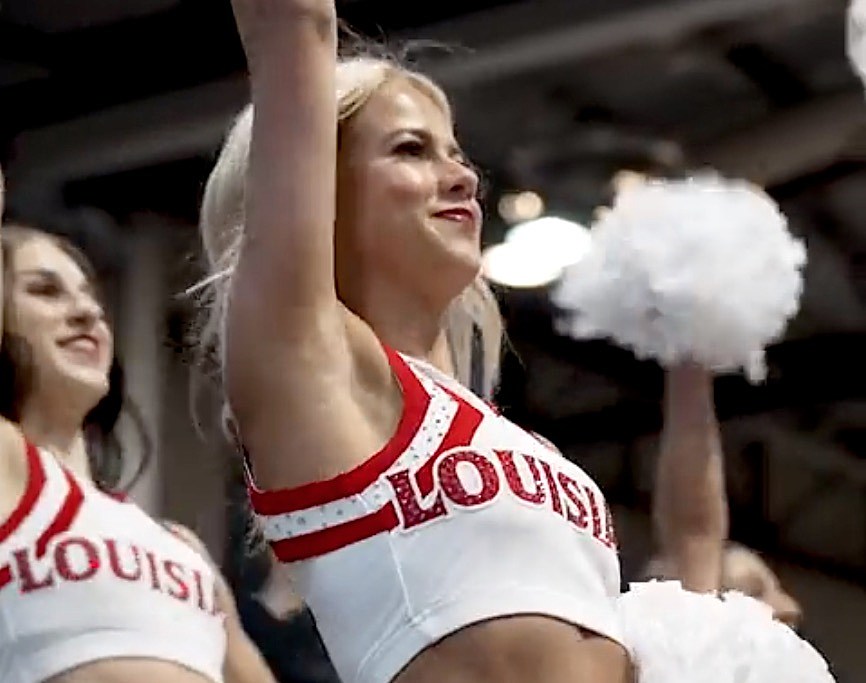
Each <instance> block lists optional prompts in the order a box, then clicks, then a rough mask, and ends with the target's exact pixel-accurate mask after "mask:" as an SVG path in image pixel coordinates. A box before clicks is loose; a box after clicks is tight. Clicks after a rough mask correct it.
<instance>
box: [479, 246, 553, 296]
mask: <svg viewBox="0 0 866 683" xmlns="http://www.w3.org/2000/svg"><path fill="white" fill-rule="evenodd" d="M481 259H482V265H483V268H484V275H486V276H487V278H488V279H490V280H492V281H493V282H497V283H499V284H500V285H504V286H506V287H514V288H516V289H524V288H527V289H528V288H532V287H543V286H544V285H546V284H549V283H551V282H553V281H554V280H556V278H558V277H559V275H560V273H561V271H562V268H560V267H559V266H558V265H556V264H552V263H550V262H549V261H546V260H545V259H538V258H533V257H532V256H531V255H527V254H526V253H524V251H523V250H522V249H521V248H520V247H519V246H518V245H516V244H511V243H510V242H503V243H502V244H494V245H493V246H492V247H488V248H487V249H485V250H484V254H483V255H482V257H481Z"/></svg>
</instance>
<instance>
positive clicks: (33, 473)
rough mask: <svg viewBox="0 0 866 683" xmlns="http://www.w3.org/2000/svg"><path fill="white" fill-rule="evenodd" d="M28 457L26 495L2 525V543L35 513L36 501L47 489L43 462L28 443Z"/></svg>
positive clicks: (0, 528)
mask: <svg viewBox="0 0 866 683" xmlns="http://www.w3.org/2000/svg"><path fill="white" fill-rule="evenodd" d="M25 451H26V457H27V484H26V486H25V488H24V493H22V494H21V499H20V500H19V501H18V505H17V506H16V507H15V509H14V510H13V511H12V513H11V514H10V515H9V516H8V517H7V518H6V521H5V522H3V524H2V525H0V543H2V542H3V541H5V540H6V539H8V538H9V537H10V536H11V535H12V534H13V533H14V532H15V530H16V529H17V528H18V527H19V526H21V523H22V522H23V521H24V520H25V519H26V517H27V515H29V514H30V513H31V512H32V511H33V507H34V506H35V505H36V501H37V500H39V495H40V494H41V493H42V489H43V488H45V470H44V469H43V467H42V460H41V459H40V457H39V451H37V450H36V447H35V446H34V445H33V444H31V443H26V448H25Z"/></svg>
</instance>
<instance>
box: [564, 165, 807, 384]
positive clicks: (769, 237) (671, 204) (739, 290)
mask: <svg viewBox="0 0 866 683" xmlns="http://www.w3.org/2000/svg"><path fill="white" fill-rule="evenodd" d="M805 261H806V250H805V247H804V245H803V243H802V242H801V241H799V240H797V239H795V238H793V237H792V236H791V234H790V233H789V232H788V229H787V220H786V219H785V216H784V215H783V214H782V213H781V212H780V211H779V208H778V206H777V205H776V204H775V202H773V200H772V199H770V198H769V197H768V196H767V195H766V194H765V193H763V192H761V191H760V190H759V189H758V188H756V187H754V186H753V185H750V184H749V183H746V182H744V181H730V180H725V179H722V178H720V177H718V176H715V175H707V176H701V177H696V178H691V179H688V180H682V181H655V180H653V181H646V182H641V183H632V184H630V185H629V186H628V187H627V188H625V189H624V190H623V191H621V192H620V193H619V195H618V196H617V198H616V200H615V202H614V205H613V207H612V208H611V210H610V211H607V212H605V213H604V214H603V215H602V216H601V218H600V220H599V221H598V223H597V224H596V225H595V226H594V228H593V230H592V246H591V248H590V250H589V252H588V253H587V254H586V256H585V257H584V258H583V259H581V260H580V261H579V262H578V263H577V264H576V265H574V266H572V267H570V268H568V269H567V270H566V272H565V274H564V275H563V278H562V280H561V281H560V283H559V285H558V287H557V288H556V289H555V290H554V292H553V301H554V303H555V304H556V305H557V306H558V307H559V308H560V309H562V311H563V318H562V319H561V320H560V329H561V330H562V331H563V332H564V333H565V334H568V335H570V336H573V337H576V338H591V337H609V338H611V339H613V341H615V342H616V343H618V344H621V345H623V346H626V347H628V348H631V349H632V350H634V352H635V353H636V354H637V355H638V356H639V357H641V358H653V359H655V360H657V361H659V362H661V363H662V364H663V365H671V364H674V363H678V362H683V361H692V362H697V363H699V364H701V365H703V366H704V367H706V368H708V369H711V370H714V371H717V372H731V371H736V370H737V369H739V368H744V369H745V371H746V374H747V376H748V378H749V379H750V380H751V381H760V380H762V379H763V378H764V376H765V372H766V371H765V367H764V348H765V347H766V346H767V345H768V344H769V343H771V342H773V341H775V340H777V339H778V338H779V337H781V335H782V334H783V333H784V331H785V328H786V326H787V323H788V321H789V320H790V318H791V317H792V316H793V315H794V314H795V313H796V312H797V310H798V308H799V300H800V295H801V293H802V288H803V277H802V272H801V270H802V267H803V265H804V264H805Z"/></svg>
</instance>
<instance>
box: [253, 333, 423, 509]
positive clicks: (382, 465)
mask: <svg viewBox="0 0 866 683" xmlns="http://www.w3.org/2000/svg"><path fill="white" fill-rule="evenodd" d="M382 347H383V348H384V349H385V353H386V355H387V356H388V363H389V364H390V366H391V370H392V372H393V373H394V375H395V376H396V378H397V382H398V383H399V384H400V389H401V390H402V392H403V414H402V415H401V416H400V422H399V424H398V425H397V429H396V431H395V432H394V435H393V436H392V437H391V439H390V441H388V443H386V444H385V445H384V446H383V447H382V449H381V450H380V451H379V452H378V453H376V454H374V455H372V456H371V457H369V458H367V460H365V461H364V462H362V463H361V464H360V465H358V466H357V467H354V468H352V469H351V470H349V471H348V472H344V473H342V474H338V475H337V476H336V477H333V478H331V479H326V480H324V481H314V482H311V483H309V484H304V485H302V486H298V487H295V488H289V489H281V490H276V491H263V490H261V489H258V488H256V486H255V484H254V482H252V481H251V480H248V481H247V491H248V492H249V496H250V502H251V503H252V507H253V510H255V511H256V512H257V513H258V514H260V515H279V514H286V513H289V512H296V511H298V510H304V509H306V508H310V507H316V506H318V505H324V504H326V503H330V502H332V501H335V500H339V499H341V498H347V497H349V496H353V495H356V494H358V493H360V492H361V491H363V490H364V489H366V488H367V487H368V486H370V485H371V484H373V483H374V482H375V481H376V480H377V479H378V478H379V477H380V476H381V475H382V474H384V473H385V472H387V471H388V469H389V468H390V467H391V466H392V465H393V464H394V463H395V462H396V461H397V459H398V458H399V457H400V456H401V455H402V454H403V453H404V452H405V451H406V450H407V449H408V448H409V445H410V444H411V443H412V439H414V438H415V434H417V433H418V430H419V429H420V428H421V423H422V422H423V421H424V415H426V413H427V408H428V407H429V405H430V396H429V395H428V394H427V391H426V390H425V389H424V386H423V385H422V384H421V382H420V381H419V380H418V378H417V377H416V376H415V373H414V372H413V371H412V369H411V368H410V367H409V366H408V365H407V364H406V361H404V360H403V358H401V357H400V354H398V353H397V352H396V351H394V350H393V349H391V348H389V347H387V346H385V345H384V344H383V345H382ZM311 457H315V456H314V455H313V456H311Z"/></svg>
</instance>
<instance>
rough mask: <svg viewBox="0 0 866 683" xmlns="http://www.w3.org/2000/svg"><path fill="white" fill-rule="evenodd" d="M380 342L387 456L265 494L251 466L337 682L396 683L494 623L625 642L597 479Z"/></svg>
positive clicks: (275, 538)
mask: <svg viewBox="0 0 866 683" xmlns="http://www.w3.org/2000/svg"><path fill="white" fill-rule="evenodd" d="M385 350H386V353H387V355H388V359H389V362H390V364H391V368H392V371H393V372H394V374H395V376H396V377H397V379H398V381H399V383H400V386H401V388H402V391H403V397H404V410H403V415H402V417H401V419H400V422H399V425H398V428H397V431H396V433H395V434H394V436H393V438H392V439H391V441H390V442H389V443H388V444H387V445H386V446H385V447H384V448H382V450H380V451H379V452H378V453H376V454H374V455H372V456H371V457H370V458H368V459H367V460H366V461H364V462H363V463H361V464H360V465H358V466H357V467H355V468H353V469H352V470H350V471H349V472H346V473H344V474H341V475H339V476H337V477H335V478H333V479H330V480H327V481H321V482H314V483H311V484H307V485H304V486H300V487H298V488H295V489H290V490H283V491H261V490H259V489H257V488H256V487H255V485H254V483H253V481H252V478H251V476H250V475H249V473H248V477H250V481H249V491H250V498H251V502H252V504H253V508H254V509H255V511H256V513H257V515H258V517H259V519H260V521H261V524H262V528H263V531H264V534H265V536H266V538H267V539H268V540H269V542H270V543H271V547H272V548H273V550H274V553H275V554H276V555H277V557H278V558H279V559H281V560H282V561H283V562H291V563H292V575H293V579H294V585H295V587H296V588H297V590H299V592H300V593H301V595H302V596H303V597H304V599H305V601H306V602H307V604H308V605H309V606H310V608H311V610H312V611H313V614H314V615H315V618H316V623H317V625H318V627H319V630H320V632H321V634H322V638H323V640H324V642H325V645H326V646H327V649H328V653H329V655H330V656H331V658H332V660H333V662H334V665H335V667H336V669H337V672H338V673H339V675H340V679H341V680H342V681H343V683H383V682H384V681H390V680H391V679H393V678H394V676H396V675H397V673H399V671H400V670H401V669H402V668H403V667H404V666H405V665H406V664H407V663H408V662H409V661H411V659H412V658H413V657H414V656H415V655H416V654H418V653H419V652H420V651H421V650H423V649H424V648H426V647H428V646H429V645H431V644H432V643H434V642H436V641H437V640H439V639H441V638H442V637H444V636H446V635H448V634H449V633H452V632H454V631H456V630H459V629H460V628H463V627H465V626H467V625H470V624H473V623H476V622H479V621H483V620H486V619H490V618H494V617H497V616H505V615H513V614H546V615H550V616H552V617H555V618H558V619H561V620H564V621H568V622H571V623H573V624H575V625H578V626H582V627H584V628H587V629H590V630H593V631H596V632H598V633H601V634H603V635H606V636H608V637H610V638H613V639H614V640H620V634H619V631H618V625H617V623H618V622H617V617H616V613H615V611H614V599H615V598H616V596H617V595H618V594H619V588H620V577H619V560H618V556H617V552H616V540H615V535H614V530H613V525H612V522H611V516H610V513H609V511H608V508H607V505H606V503H605V500H604V497H603V496H602V494H601V491H600V490H599V489H598V487H597V486H596V485H595V483H594V482H593V481H592V480H591V479H590V478H589V477H588V476H587V475H586V474H585V473H584V472H583V471H582V470H581V469H580V468H579V467H577V466H576V465H575V464H574V463H571V462H569V461H568V460H566V459H565V458H564V457H562V455H561V454H559V453H558V452H557V451H556V450H555V449H552V448H551V447H550V445H549V444H547V443H545V442H544V441H543V440H541V439H539V438H536V437H535V436H534V435H532V434H530V433H528V432H526V431H524V430H523V429H520V428H519V427H517V426H516V425H514V424H513V423H511V422H510V421H508V420H507V419H506V418H504V417H502V416H501V415H498V414H497V413H496V411H494V410H493V409H491V408H490V407H489V406H488V405H486V404H485V403H484V402H483V401H482V400H480V399H479V398H478V397H476V396H475V395H474V394H472V393H471V392H470V391H468V390H467V389H465V388H464V387H462V386H461V385H460V384H459V383H457V382H456V381H455V380H453V379H452V378H450V377H448V376H447V375H445V374H443V373H441V372H439V371H437V370H436V369H435V368H433V367H432V366H430V365H429V364H427V363H425V362H422V361H419V360H416V359H412V358H409V357H405V356H402V355H400V354H398V353H396V352H394V351H393V350H391V349H387V348H386V349H385Z"/></svg>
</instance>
